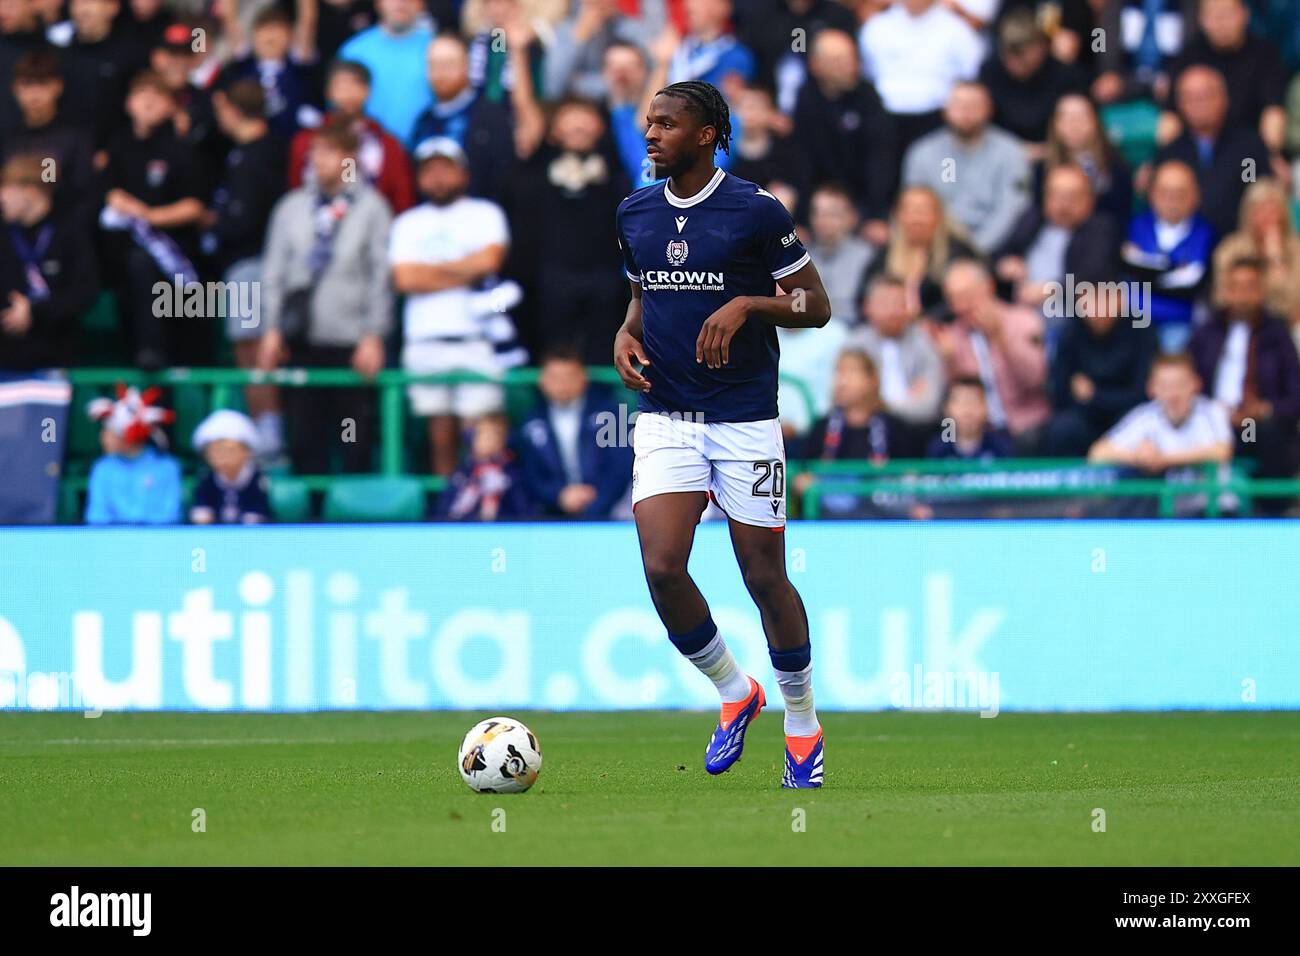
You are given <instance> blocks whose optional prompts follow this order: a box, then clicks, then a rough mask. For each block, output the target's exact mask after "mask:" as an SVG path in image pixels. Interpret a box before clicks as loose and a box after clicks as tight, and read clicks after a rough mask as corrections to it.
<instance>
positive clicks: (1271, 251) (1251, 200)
mask: <svg viewBox="0 0 1300 956" xmlns="http://www.w3.org/2000/svg"><path fill="white" fill-rule="evenodd" d="M1238 259H1259V260H1260V261H1261V262H1263V263H1264V305H1265V308H1267V309H1268V311H1269V312H1271V313H1272V314H1273V315H1276V316H1277V317H1278V318H1281V319H1284V320H1285V321H1286V322H1287V323H1289V324H1290V326H1291V336H1292V338H1293V339H1294V340H1295V341H1296V342H1297V343H1300V236H1297V235H1296V228H1295V218H1294V213H1293V212H1292V207H1291V202H1290V198H1289V197H1288V196H1287V194H1286V192H1285V190H1283V189H1282V187H1281V186H1280V185H1278V184H1277V183H1276V182H1275V181H1273V180H1271V179H1263V180H1260V181H1259V182H1257V183H1252V184H1251V185H1250V186H1249V187H1247V189H1246V192H1245V195H1243V196H1242V198H1241V219H1240V225H1239V226H1238V228H1237V231H1236V232H1234V233H1232V234H1231V235H1229V236H1228V237H1227V238H1225V239H1224V240H1223V241H1222V242H1220V243H1219V245H1218V246H1217V247H1216V248H1215V250H1214V274H1215V276H1222V275H1225V274H1227V271H1228V265H1229V263H1232V262H1235V261H1236V260H1238Z"/></svg>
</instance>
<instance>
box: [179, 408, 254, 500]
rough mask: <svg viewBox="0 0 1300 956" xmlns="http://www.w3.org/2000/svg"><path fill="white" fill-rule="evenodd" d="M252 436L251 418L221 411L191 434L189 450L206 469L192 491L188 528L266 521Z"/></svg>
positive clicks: (229, 411)
mask: <svg viewBox="0 0 1300 956" xmlns="http://www.w3.org/2000/svg"><path fill="white" fill-rule="evenodd" d="M257 446H258V435H257V429H256V427H254V425H253V421H252V419H250V418H249V417H248V416H247V415H244V414H243V413H241V412H235V411H231V410H229V409H221V410H220V411H215V412H213V413H212V414H211V415H209V416H208V417H207V418H205V419H203V421H202V422H200V423H199V427H198V428H196V429H195V430H194V449H195V450H196V451H197V452H199V453H200V454H201V455H203V460H204V461H206V462H207V463H208V471H207V473H206V474H204V476H203V477H202V478H200V479H199V483H198V485H197V487H195V489H194V502H193V504H192V505H191V506H190V521H191V522H193V523H194V524H262V523H263V522H266V521H270V520H271V501H270V498H269V497H268V496H267V480H266V477H265V476H264V475H263V474H262V472H261V471H260V470H259V469H258V467H257V465H256V463H255V462H254V459H253V455H254V453H255V452H256V451H257Z"/></svg>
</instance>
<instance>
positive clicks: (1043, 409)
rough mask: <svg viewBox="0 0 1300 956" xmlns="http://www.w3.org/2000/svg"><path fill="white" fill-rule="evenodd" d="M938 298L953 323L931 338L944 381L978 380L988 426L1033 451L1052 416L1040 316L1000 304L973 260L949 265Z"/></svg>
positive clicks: (990, 279) (981, 268)
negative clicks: (943, 370) (934, 340)
mask: <svg viewBox="0 0 1300 956" xmlns="http://www.w3.org/2000/svg"><path fill="white" fill-rule="evenodd" d="M943 294H944V298H945V299H946V300H947V302H948V308H949V309H950V310H951V311H952V315H953V322H952V324H951V325H950V326H946V327H943V326H940V327H939V328H938V330H937V333H936V337H937V339H938V344H939V354H940V355H941V356H942V357H943V359H944V363H945V366H946V368H947V374H948V378H949V380H950V381H951V380H954V379H958V378H974V379H976V380H977V381H979V382H980V383H981V384H982V386H983V390H984V395H983V396H982V401H984V403H985V404H986V405H987V411H988V416H989V421H990V422H991V423H992V425H993V426H994V427H996V428H999V429H1003V430H1005V431H1007V432H1009V433H1010V435H1011V437H1012V438H1014V439H1015V440H1016V443H1017V446H1018V447H1019V448H1020V449H1021V450H1022V452H1026V453H1027V452H1029V451H1032V450H1034V449H1035V448H1036V447H1037V444H1038V439H1039V438H1040V437H1041V435H1040V431H1041V429H1042V427H1043V426H1044V424H1046V422H1047V419H1048V417H1049V416H1050V415H1051V407H1050V406H1049V405H1048V403H1047V387H1046V386H1047V353H1046V351H1045V348H1044V342H1043V317H1042V316H1041V315H1040V314H1039V313H1038V312H1036V311H1034V310H1033V309H1028V308H1025V307H1024V306H1016V305H1010V304H1008V303H1006V302H1002V301H1000V300H999V299H998V297H997V295H996V291H995V286H994V282H993V276H992V275H991V274H990V273H989V271H988V270H987V269H986V268H985V267H984V266H982V265H981V264H979V263H978V262H974V261H972V260H959V261H957V262H954V263H953V264H952V266H951V267H949V269H948V274H947V275H946V276H945V277H944V282H943Z"/></svg>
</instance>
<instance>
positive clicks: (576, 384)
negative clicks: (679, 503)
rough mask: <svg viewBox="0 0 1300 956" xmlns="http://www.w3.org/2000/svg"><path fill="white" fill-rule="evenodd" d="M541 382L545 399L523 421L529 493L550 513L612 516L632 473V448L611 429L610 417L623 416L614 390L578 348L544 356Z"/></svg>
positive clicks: (523, 460)
mask: <svg viewBox="0 0 1300 956" xmlns="http://www.w3.org/2000/svg"><path fill="white" fill-rule="evenodd" d="M537 385H538V388H539V390H540V391H541V393H542V400H541V401H540V402H539V403H538V404H537V407H536V408H535V409H534V410H533V412H532V414H530V415H529V416H528V418H527V419H525V421H524V423H523V425H522V426H521V427H520V436H521V438H522V441H521V442H520V447H521V455H520V463H521V465H522V468H523V479H524V484H525V486H526V487H527V489H528V494H529V497H531V498H532V500H533V501H534V502H535V503H537V504H538V505H539V506H540V507H541V510H542V512H543V513H544V514H548V515H555V516H559V517H569V518H608V517H609V513H610V509H612V508H613V507H614V505H615V504H617V503H618V500H619V498H621V497H622V496H623V493H624V492H625V491H626V490H627V486H628V482H629V481H630V480H631V477H632V450H631V448H630V447H628V443H627V442H621V441H618V440H610V436H609V434H608V433H609V431H610V423H613V424H614V425H615V426H617V424H618V422H619V420H620V419H619V413H618V406H617V405H616V404H615V402H614V399H613V396H612V395H610V393H609V390H608V389H607V388H605V387H603V386H600V385H592V384H591V383H590V382H589V381H588V379H587V370H586V368H585V367H584V366H583V364H582V357H581V356H580V355H578V353H577V352H576V351H573V350H572V349H556V350H554V351H552V352H550V353H549V354H548V355H547V356H546V358H545V359H543V361H542V370H541V378H540V379H539V380H538V383H537ZM614 432H615V434H614V439H617V438H618V437H620V435H619V433H618V431H617V428H615V429H614Z"/></svg>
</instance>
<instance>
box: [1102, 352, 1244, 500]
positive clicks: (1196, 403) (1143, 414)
mask: <svg viewBox="0 0 1300 956" xmlns="http://www.w3.org/2000/svg"><path fill="white" fill-rule="evenodd" d="M1147 387H1148V392H1149V394H1150V395H1151V400H1150V401H1148V402H1144V403H1142V404H1141V405H1139V406H1138V407H1137V408H1135V409H1133V410H1132V411H1131V412H1129V413H1128V414H1127V415H1125V416H1124V418H1123V420H1122V421H1120V423H1119V424H1117V425H1116V426H1115V427H1114V428H1112V429H1110V430H1109V431H1108V432H1106V434H1105V435H1103V436H1102V438H1101V439H1100V440H1099V441H1098V442H1097V443H1096V444H1095V445H1093V446H1092V448H1091V449H1089V451H1088V460H1089V461H1090V462H1094V463H1096V464H1115V465H1125V466H1127V467H1129V468H1136V469H1139V470H1141V471H1145V472H1147V473H1149V474H1153V475H1159V474H1165V473H1167V472H1169V471H1170V470H1171V469H1175V470H1176V473H1175V474H1173V475H1170V477H1177V478H1185V477H1192V476H1194V475H1195V469H1194V466H1195V465H1201V464H1205V463H1207V462H1219V463H1225V462H1228V461H1231V460H1232V432H1231V430H1230V429H1229V428H1228V417H1227V415H1225V414H1224V410H1223V406H1222V405H1219V404H1218V403H1217V402H1213V401H1211V400H1210V399H1208V398H1206V397H1205V396H1204V395H1201V394H1199V393H1200V390H1201V379H1200V378H1199V377H1198V375H1197V373H1196V368H1195V366H1193V364H1192V361H1191V359H1189V358H1188V357H1187V356H1186V355H1161V356H1159V357H1158V358H1156V360H1155V361H1154V362H1153V363H1152V365H1151V377H1150V380H1149V383H1148V386H1147Z"/></svg>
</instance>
